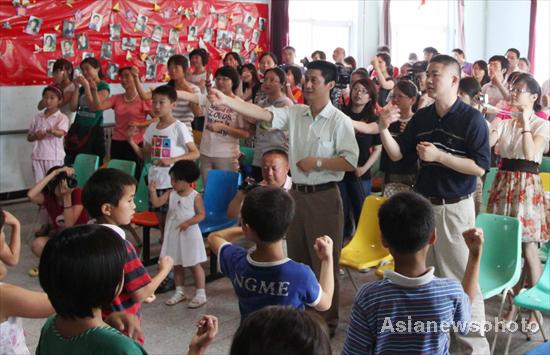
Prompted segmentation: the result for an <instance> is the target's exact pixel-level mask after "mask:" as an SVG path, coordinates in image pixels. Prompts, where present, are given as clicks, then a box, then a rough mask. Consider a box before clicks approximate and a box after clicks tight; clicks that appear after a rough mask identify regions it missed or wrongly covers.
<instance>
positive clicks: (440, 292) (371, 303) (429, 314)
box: [342, 192, 483, 354]
mask: <svg viewBox="0 0 550 355" xmlns="http://www.w3.org/2000/svg"><path fill="white" fill-rule="evenodd" d="M378 218H379V224H380V230H381V232H382V244H383V245H384V246H385V247H387V248H388V249H389V250H390V253H391V254H392V256H393V258H394V260H395V271H391V270H386V272H385V275H384V279H383V280H380V281H375V282H372V283H369V284H366V285H364V286H363V287H362V288H361V290H360V291H359V292H358V293H357V296H356V298H355V302H354V305H353V309H352V313H351V318H350V325H349V329H348V334H347V337H346V341H345V343H344V350H343V352H342V354H371V353H373V354H374V353H376V354H379V353H399V352H404V351H405V352H406V353H410V354H412V353H422V354H448V352H449V334H448V331H449V329H453V328H452V327H453V324H456V325H457V326H458V330H459V332H460V333H461V334H463V335H464V334H466V333H467V332H468V327H467V326H466V325H467V323H466V322H468V321H469V320H470V303H471V302H472V301H473V299H474V298H475V296H476V294H477V287H478V276H479V263H480V259H481V251H482V244H483V231H482V230H481V229H479V228H471V229H468V230H466V231H465V232H464V233H463V234H462V235H463V237H464V240H465V242H466V245H467V246H468V249H469V257H468V263H467V266H466V270H465V272H464V278H463V280H462V286H461V285H460V284H459V282H458V281H456V280H453V279H447V278H438V277H435V276H434V275H433V274H434V267H426V255H427V254H428V249H430V247H431V246H432V245H433V244H434V243H435V241H436V239H437V236H436V233H435V219H434V212H433V208H432V205H431V204H430V202H429V201H428V200H427V199H426V198H424V197H422V196H421V195H418V194H416V193H413V192H402V193H398V194H395V195H393V196H392V197H391V198H390V199H389V200H387V201H386V202H385V203H384V204H383V205H382V207H380V210H379V212H378ZM408 324H411V325H410V326H409V325H408ZM446 326H449V328H447V329H445V327H446Z"/></svg>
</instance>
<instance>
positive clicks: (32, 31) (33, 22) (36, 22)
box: [23, 16, 43, 36]
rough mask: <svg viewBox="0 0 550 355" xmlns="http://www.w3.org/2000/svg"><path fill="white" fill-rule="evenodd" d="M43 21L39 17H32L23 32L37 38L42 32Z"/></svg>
mask: <svg viewBox="0 0 550 355" xmlns="http://www.w3.org/2000/svg"><path fill="white" fill-rule="evenodd" d="M42 21H43V20H42V19H40V18H38V17H35V16H30V17H29V21H28V22H27V26H26V27H25V30H24V31H23V32H25V33H26V34H29V35H32V36H36V35H37V34H38V32H40V27H41V26H42Z"/></svg>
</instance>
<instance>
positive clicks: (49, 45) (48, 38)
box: [44, 33, 56, 52]
mask: <svg viewBox="0 0 550 355" xmlns="http://www.w3.org/2000/svg"><path fill="white" fill-rule="evenodd" d="M55 37H56V36H55V33H45V34H44V52H55Z"/></svg>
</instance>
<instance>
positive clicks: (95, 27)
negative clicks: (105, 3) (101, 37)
mask: <svg viewBox="0 0 550 355" xmlns="http://www.w3.org/2000/svg"><path fill="white" fill-rule="evenodd" d="M102 23H103V16H101V15H100V14H98V13H97V12H92V17H91V18H90V25H89V26H88V27H89V28H90V30H92V31H96V32H101V24H102Z"/></svg>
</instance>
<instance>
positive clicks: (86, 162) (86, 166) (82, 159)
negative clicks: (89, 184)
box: [73, 153, 99, 187]
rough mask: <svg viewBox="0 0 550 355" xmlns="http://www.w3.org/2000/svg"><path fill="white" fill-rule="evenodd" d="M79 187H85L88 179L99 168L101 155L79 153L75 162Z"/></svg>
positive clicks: (74, 166)
mask: <svg viewBox="0 0 550 355" xmlns="http://www.w3.org/2000/svg"><path fill="white" fill-rule="evenodd" d="M73 168H74V173H75V175H76V180H77V181H78V185H77V186H78V187H83V186H84V185H85V184H86V181H88V179H89V178H90V176H92V175H93V174H94V173H95V171H96V170H97V169H98V168H99V156H97V155H93V154H84V153H81V154H78V155H77V156H76V158H75V160H74V164H73Z"/></svg>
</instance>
